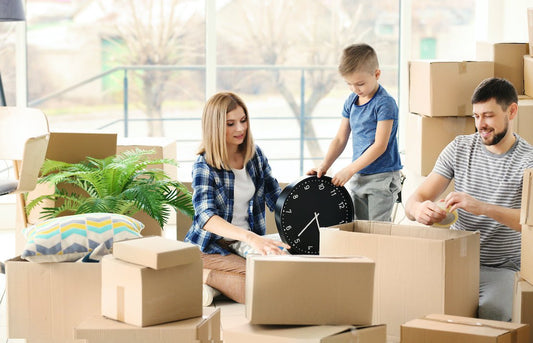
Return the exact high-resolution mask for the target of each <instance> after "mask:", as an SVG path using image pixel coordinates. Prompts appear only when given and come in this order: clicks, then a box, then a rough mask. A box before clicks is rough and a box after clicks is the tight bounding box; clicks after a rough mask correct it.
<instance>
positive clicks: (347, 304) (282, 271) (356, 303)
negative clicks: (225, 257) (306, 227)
mask: <svg viewBox="0 0 533 343" xmlns="http://www.w3.org/2000/svg"><path fill="white" fill-rule="evenodd" d="M332 280H335V282H332ZM373 286H374V262H373V261H371V260H370V259H368V258H366V257H346V258H344V257H341V258H328V257H320V256H309V255H305V256H304V255H281V256H280V255H278V256H260V255H248V258H247V260H246V305H245V307H246V318H248V320H249V321H250V323H251V324H281V325H368V324H370V323H371V321H372V292H373Z"/></svg>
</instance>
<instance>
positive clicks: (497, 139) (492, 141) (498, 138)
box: [482, 121, 509, 145]
mask: <svg viewBox="0 0 533 343" xmlns="http://www.w3.org/2000/svg"><path fill="white" fill-rule="evenodd" d="M507 131H509V121H507V122H506V123H505V128H504V129H503V130H502V131H500V132H494V135H493V136H492V139H489V140H485V139H482V140H483V144H485V145H496V144H498V143H500V141H501V140H502V139H503V137H505V135H506V134H507Z"/></svg>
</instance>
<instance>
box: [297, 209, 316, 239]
mask: <svg viewBox="0 0 533 343" xmlns="http://www.w3.org/2000/svg"><path fill="white" fill-rule="evenodd" d="M314 213H315V216H314V217H313V219H311V221H310V222H309V223H307V225H306V226H305V227H304V228H303V229H302V231H300V233H299V234H298V237H300V236H301V235H302V233H304V231H305V230H306V229H307V228H308V227H309V225H311V223H312V222H313V221H315V220H316V223H317V225H318V215H319V214H320V213H316V212H314ZM319 227H320V226H319Z"/></svg>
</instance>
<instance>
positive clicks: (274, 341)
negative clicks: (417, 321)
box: [224, 324, 387, 343]
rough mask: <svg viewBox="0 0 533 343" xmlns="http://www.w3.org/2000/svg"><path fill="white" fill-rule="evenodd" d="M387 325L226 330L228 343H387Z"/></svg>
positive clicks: (225, 334)
mask: <svg viewBox="0 0 533 343" xmlns="http://www.w3.org/2000/svg"><path fill="white" fill-rule="evenodd" d="M386 340H387V337H386V328H385V325H375V326H350V325H343V326H341V325H339V326H328V325H322V326H286V325H285V326H281V325H253V324H244V325H241V326H237V327H231V328H229V329H224V342H225V343H250V342H253V343H318V342H320V343H354V342H357V343H385V342H386Z"/></svg>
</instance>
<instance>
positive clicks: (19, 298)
mask: <svg viewBox="0 0 533 343" xmlns="http://www.w3.org/2000/svg"><path fill="white" fill-rule="evenodd" d="M100 284H101V281H100V263H74V262H62V263H32V262H28V261H25V260H22V259H20V258H15V259H11V260H9V261H7V262H6V293H7V317H8V320H7V337H8V338H11V339H23V338H25V339H26V342H27V343H33V342H41V343H46V342H49V343H57V342H62V343H63V342H77V340H76V339H75V337H74V328H75V327H76V326H77V325H78V324H79V323H81V322H82V321H83V320H85V319H86V318H87V317H90V316H93V315H99V314H100V303H101V300H100Z"/></svg>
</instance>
